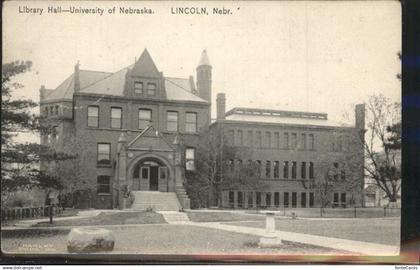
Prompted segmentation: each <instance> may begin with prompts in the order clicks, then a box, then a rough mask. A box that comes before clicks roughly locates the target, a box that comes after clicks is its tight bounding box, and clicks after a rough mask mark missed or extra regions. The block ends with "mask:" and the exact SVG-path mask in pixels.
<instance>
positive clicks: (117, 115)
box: [111, 108, 122, 128]
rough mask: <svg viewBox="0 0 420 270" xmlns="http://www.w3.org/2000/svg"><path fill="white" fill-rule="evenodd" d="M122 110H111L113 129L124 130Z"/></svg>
mask: <svg viewBox="0 0 420 270" xmlns="http://www.w3.org/2000/svg"><path fill="white" fill-rule="evenodd" d="M121 118H122V109H121V108H111V128H122V121H121Z"/></svg>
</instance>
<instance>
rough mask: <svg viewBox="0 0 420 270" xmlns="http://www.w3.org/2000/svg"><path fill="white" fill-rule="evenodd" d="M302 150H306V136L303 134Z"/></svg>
mask: <svg viewBox="0 0 420 270" xmlns="http://www.w3.org/2000/svg"><path fill="white" fill-rule="evenodd" d="M300 149H306V134H301V140H300Z"/></svg>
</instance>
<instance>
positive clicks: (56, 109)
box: [55, 105, 58, 115]
mask: <svg viewBox="0 0 420 270" xmlns="http://www.w3.org/2000/svg"><path fill="white" fill-rule="evenodd" d="M55 115H58V105H56V106H55Z"/></svg>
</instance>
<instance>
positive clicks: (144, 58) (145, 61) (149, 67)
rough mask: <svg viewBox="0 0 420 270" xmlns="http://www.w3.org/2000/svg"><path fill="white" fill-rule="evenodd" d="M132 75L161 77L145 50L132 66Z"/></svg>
mask: <svg viewBox="0 0 420 270" xmlns="http://www.w3.org/2000/svg"><path fill="white" fill-rule="evenodd" d="M132 75H133V76H139V77H151V78H159V77H161V75H160V73H159V70H158V69H157V67H156V65H155V63H154V62H153V59H152V57H151V56H150V54H149V52H148V51H147V49H145V50H144V51H143V53H142V54H141V56H140V58H139V60H137V62H136V63H135V64H134V67H133V71H132Z"/></svg>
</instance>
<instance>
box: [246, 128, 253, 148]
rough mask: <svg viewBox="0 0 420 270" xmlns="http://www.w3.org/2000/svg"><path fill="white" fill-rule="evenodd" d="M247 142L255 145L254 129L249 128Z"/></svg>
mask: <svg viewBox="0 0 420 270" xmlns="http://www.w3.org/2000/svg"><path fill="white" fill-rule="evenodd" d="M247 142H248V146H252V145H253V141H252V130H249V131H248V138H247Z"/></svg>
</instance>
